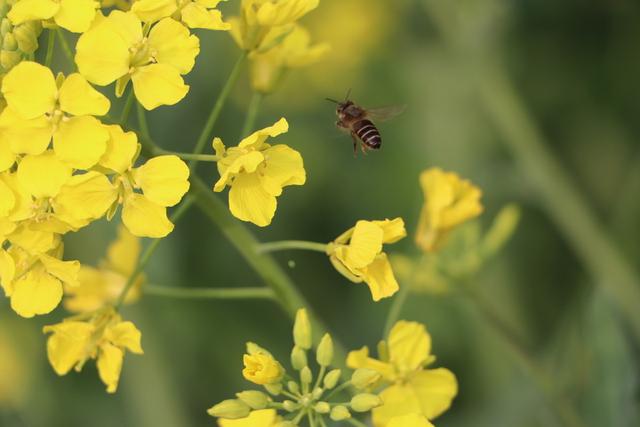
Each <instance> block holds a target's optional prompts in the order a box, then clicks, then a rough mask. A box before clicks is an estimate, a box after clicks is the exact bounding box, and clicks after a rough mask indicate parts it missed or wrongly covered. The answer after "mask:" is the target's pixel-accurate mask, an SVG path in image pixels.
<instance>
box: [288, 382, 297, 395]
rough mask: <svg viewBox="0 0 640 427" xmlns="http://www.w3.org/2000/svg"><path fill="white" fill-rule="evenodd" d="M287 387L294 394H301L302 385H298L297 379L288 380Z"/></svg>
mask: <svg viewBox="0 0 640 427" xmlns="http://www.w3.org/2000/svg"><path fill="white" fill-rule="evenodd" d="M287 388H288V389H289V391H290V392H291V393H293V394H299V393H300V386H299V385H298V383H297V382H295V381H289V382H287Z"/></svg>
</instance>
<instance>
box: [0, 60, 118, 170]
mask: <svg viewBox="0 0 640 427" xmlns="http://www.w3.org/2000/svg"><path fill="white" fill-rule="evenodd" d="M2 94H3V95H4V97H5V99H6V101H7V108H5V109H4V111H3V112H2V114H1V115H0V132H2V139H3V143H2V144H4V145H5V150H6V149H7V148H6V147H7V144H8V146H9V147H10V150H11V151H12V152H13V153H14V154H19V153H27V154H40V153H42V152H44V151H45V150H46V149H47V147H48V146H49V143H50V141H51V139H52V138H53V148H54V151H55V152H56V156H57V157H58V158H60V159H61V160H63V161H64V162H65V163H67V164H68V165H69V166H72V167H74V168H78V169H88V168H90V167H92V166H93V165H95V164H96V163H97V161H98V160H99V159H100V157H101V156H102V154H103V153H104V151H105V149H106V143H107V139H108V137H109V134H108V133H107V131H106V129H105V128H104V126H103V125H102V124H101V123H100V121H99V120H97V119H96V118H95V117H93V116H94V115H96V116H101V115H104V114H106V113H107V111H109V106H110V103H109V100H108V99H107V98H106V97H105V96H103V95H102V94H100V93H99V92H98V91H96V90H95V89H93V88H92V87H91V85H89V83H88V82H87V81H86V80H85V78H84V77H82V76H81V75H80V74H77V73H74V74H70V75H69V76H67V77H66V78H64V77H62V76H61V75H60V76H59V77H58V79H56V78H55V77H54V76H53V73H52V72H51V70H50V69H49V68H47V67H44V66H42V65H40V64H38V63H36V62H30V61H25V62H22V63H20V64H18V65H17V66H15V67H14V68H13V69H12V70H11V71H10V72H9V73H8V74H7V75H6V76H5V78H4V79H3V81H2ZM7 162H8V161H7ZM11 163H13V162H12V161H11ZM5 165H6V163H5Z"/></svg>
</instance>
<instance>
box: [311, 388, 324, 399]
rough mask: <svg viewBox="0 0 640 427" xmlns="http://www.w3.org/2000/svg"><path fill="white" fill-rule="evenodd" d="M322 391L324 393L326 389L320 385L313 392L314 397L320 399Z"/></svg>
mask: <svg viewBox="0 0 640 427" xmlns="http://www.w3.org/2000/svg"><path fill="white" fill-rule="evenodd" d="M322 393H324V389H323V388H320V387H316V388H315V389H314V390H313V392H312V393H311V396H312V397H313V398H314V399H320V396H322Z"/></svg>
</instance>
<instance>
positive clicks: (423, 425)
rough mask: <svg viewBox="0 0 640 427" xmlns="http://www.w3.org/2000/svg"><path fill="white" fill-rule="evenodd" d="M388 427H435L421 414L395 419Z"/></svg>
mask: <svg viewBox="0 0 640 427" xmlns="http://www.w3.org/2000/svg"><path fill="white" fill-rule="evenodd" d="M386 427H433V424H431V423H430V422H429V420H428V419H426V418H425V417H424V416H423V415H421V414H409V415H402V416H400V417H393V418H392V419H391V420H390V421H389V422H388V423H387V425H386Z"/></svg>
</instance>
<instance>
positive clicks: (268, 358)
mask: <svg viewBox="0 0 640 427" xmlns="http://www.w3.org/2000/svg"><path fill="white" fill-rule="evenodd" d="M247 349H248V351H249V354H245V355H244V356H243V358H242V361H243V362H244V369H243V370H242V375H243V376H244V378H245V379H246V380H248V381H251V382H252V383H254V384H259V385H269V384H276V383H278V382H280V380H282V377H283V376H284V368H283V367H282V365H281V364H280V362H278V361H277V360H276V359H275V358H274V357H273V356H272V355H271V354H270V353H269V352H267V351H266V350H264V349H252V348H251V346H250V345H248V346H247Z"/></svg>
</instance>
